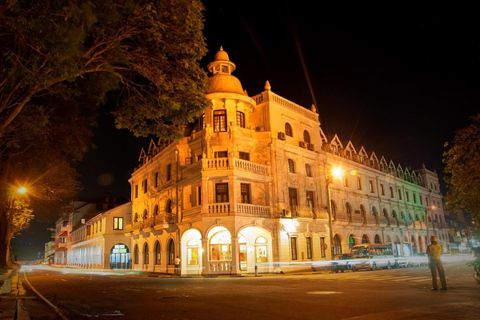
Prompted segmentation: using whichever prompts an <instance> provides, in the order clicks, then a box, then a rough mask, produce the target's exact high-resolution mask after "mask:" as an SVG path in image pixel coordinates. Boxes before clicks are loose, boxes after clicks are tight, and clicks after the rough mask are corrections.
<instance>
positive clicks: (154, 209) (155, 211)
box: [153, 204, 158, 216]
mask: <svg viewBox="0 0 480 320" xmlns="http://www.w3.org/2000/svg"><path fill="white" fill-rule="evenodd" d="M153 215H154V216H158V205H157V204H156V205H155V207H153Z"/></svg>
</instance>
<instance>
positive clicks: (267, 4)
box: [81, 0, 480, 198]
mask: <svg viewBox="0 0 480 320" xmlns="http://www.w3.org/2000/svg"><path fill="white" fill-rule="evenodd" d="M259 3H260V4H259ZM204 4H205V7H206V12H205V29H204V34H205V37H206V42H207V47H208V50H209V53H208V54H207V56H206V57H205V58H204V59H203V60H202V62H201V64H202V66H203V67H204V68H205V70H206V65H207V64H208V63H209V62H211V61H212V59H213V56H214V54H215V53H216V52H217V51H218V50H219V48H220V46H223V49H224V50H225V51H226V52H227V53H228V54H229V57H230V60H231V61H233V62H234V63H235V64H236V65H237V70H236V71H235V72H234V75H235V76H236V77H237V78H238V79H240V81H241V82H242V85H243V87H244V89H246V90H247V92H248V94H249V95H250V96H253V95H256V94H258V93H260V92H262V91H263V90H264V85H265V81H266V80H268V81H269V82H270V84H271V86H272V91H273V92H275V93H276V94H278V95H280V96H282V97H284V98H286V99H289V100H291V101H293V102H295V103H297V104H300V105H302V106H304V107H307V108H310V106H311V105H312V104H315V105H316V107H317V110H318V112H319V114H320V118H321V125H322V129H323V131H324V132H325V133H326V134H327V135H329V134H335V133H336V134H338V135H339V137H340V139H341V140H342V141H348V140H352V142H353V144H354V146H355V147H357V149H359V148H360V147H361V146H364V147H365V149H366V150H367V152H369V151H372V150H373V151H375V153H376V154H377V156H379V157H380V156H382V155H383V156H385V157H386V159H387V161H389V160H390V159H391V160H393V161H394V162H395V163H400V164H401V165H402V166H410V167H412V168H413V169H418V168H421V166H422V164H423V163H424V164H425V165H426V167H427V168H428V169H431V170H436V171H437V172H438V173H440V174H441V172H442V171H443V165H442V162H441V159H442V153H443V152H444V150H445V149H444V143H445V142H447V141H451V140H452V138H453V135H454V131H455V130H457V129H460V128H463V127H465V126H466V125H467V123H468V118H469V117H470V116H471V115H473V114H474V113H475V112H478V111H479V110H480V108H479V105H480V104H479V97H478V90H477V88H479V80H478V79H479V74H480V72H479V71H480V70H479V69H480V63H479V57H480V40H479V36H478V34H479V33H478V32H479V31H480V28H479V27H480V22H479V21H480V20H479V19H478V18H477V17H476V16H475V12H476V11H475V10H473V8H468V7H455V6H454V5H452V4H449V6H448V7H447V6H445V7H440V6H439V5H438V4H436V5H435V7H424V8H422V7H420V6H419V5H415V7H407V6H405V7H379V6H373V5H372V6H371V7H368V6H367V5H365V4H364V3H362V4H361V6H360V5H359V6H358V7H351V6H347V5H346V4H344V3H341V4H340V5H339V6H334V5H332V4H330V3H329V4H328V5H324V4H319V2H313V1H219V0H208V1H207V0H205V1H204ZM105 117H107V116H105ZM107 120H108V121H103V122H102V126H101V127H100V128H99V129H98V130H97V136H96V138H95V143H96V144H97V145H98V149H97V150H95V151H93V152H91V153H90V154H88V155H87V157H86V159H85V162H84V163H83V165H82V166H81V171H82V172H83V173H84V178H83V180H82V181H83V182H84V186H85V190H84V192H83V193H82V195H85V196H96V195H99V194H101V193H103V192H107V191H108V192H112V193H114V194H116V195H119V196H124V197H127V198H129V196H130V190H129V184H128V181H127V180H128V178H129V177H130V174H131V173H132V171H133V168H134V167H135V166H136V165H137V159H138V156H139V154H140V150H141V147H145V148H148V142H149V140H146V139H143V140H138V139H135V138H133V137H132V135H131V134H130V133H129V132H128V131H126V130H122V131H120V130H116V129H113V119H112V118H111V117H109V116H108V117H107ZM109 176H110V177H113V179H114V180H113V182H112V183H110V182H109V179H108V177H109ZM102 178H103V179H102ZM105 178H106V179H105ZM99 179H100V180H99ZM99 181H100V182H99ZM102 181H103V182H102ZM110 181H112V180H110Z"/></svg>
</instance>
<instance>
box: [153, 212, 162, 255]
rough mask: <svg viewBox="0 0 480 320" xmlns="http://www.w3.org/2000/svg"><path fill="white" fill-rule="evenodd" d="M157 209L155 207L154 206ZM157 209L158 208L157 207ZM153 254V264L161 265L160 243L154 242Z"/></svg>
mask: <svg viewBox="0 0 480 320" xmlns="http://www.w3.org/2000/svg"><path fill="white" fill-rule="evenodd" d="M155 207H157V206H155ZM157 209H158V207H157ZM154 254H155V257H154V259H155V261H154V264H162V255H161V249H160V241H158V240H157V241H155V246H154Z"/></svg>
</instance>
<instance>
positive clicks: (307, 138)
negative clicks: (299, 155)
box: [303, 130, 310, 143]
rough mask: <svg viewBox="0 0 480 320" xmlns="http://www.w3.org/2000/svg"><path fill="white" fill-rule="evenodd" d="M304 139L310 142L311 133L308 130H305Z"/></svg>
mask: <svg viewBox="0 0 480 320" xmlns="http://www.w3.org/2000/svg"><path fill="white" fill-rule="evenodd" d="M303 141H305V142H306V143H310V133H308V131H307V130H305V131H303Z"/></svg>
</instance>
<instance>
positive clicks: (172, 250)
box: [167, 239, 175, 264]
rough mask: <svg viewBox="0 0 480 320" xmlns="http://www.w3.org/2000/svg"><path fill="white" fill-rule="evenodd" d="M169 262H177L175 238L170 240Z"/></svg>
mask: <svg viewBox="0 0 480 320" xmlns="http://www.w3.org/2000/svg"><path fill="white" fill-rule="evenodd" d="M167 248H168V264H175V242H174V241H173V239H169V240H168V246H167Z"/></svg>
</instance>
